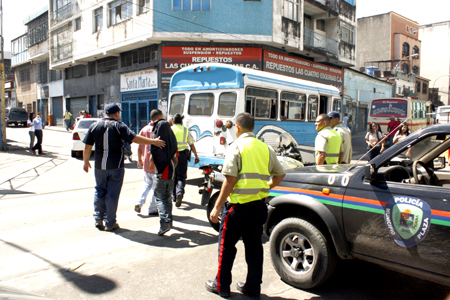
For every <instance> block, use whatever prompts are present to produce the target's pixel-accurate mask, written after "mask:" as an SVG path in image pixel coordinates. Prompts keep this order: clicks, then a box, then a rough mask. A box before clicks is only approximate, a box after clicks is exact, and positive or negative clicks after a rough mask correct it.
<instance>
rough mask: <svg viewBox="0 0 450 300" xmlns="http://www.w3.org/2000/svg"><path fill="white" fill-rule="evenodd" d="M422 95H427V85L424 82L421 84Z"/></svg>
mask: <svg viewBox="0 0 450 300" xmlns="http://www.w3.org/2000/svg"><path fill="white" fill-rule="evenodd" d="M422 93H423V94H427V93H428V84H426V83H425V82H424V83H423V84H422Z"/></svg>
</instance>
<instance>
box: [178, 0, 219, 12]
mask: <svg viewBox="0 0 450 300" xmlns="http://www.w3.org/2000/svg"><path fill="white" fill-rule="evenodd" d="M172 10H184V11H186V10H188V11H189V10H190V11H210V10H211V0H172Z"/></svg>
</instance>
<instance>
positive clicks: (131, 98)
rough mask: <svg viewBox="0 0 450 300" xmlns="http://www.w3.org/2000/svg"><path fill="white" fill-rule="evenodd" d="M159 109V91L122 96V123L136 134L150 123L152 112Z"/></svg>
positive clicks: (124, 94)
mask: <svg viewBox="0 0 450 300" xmlns="http://www.w3.org/2000/svg"><path fill="white" fill-rule="evenodd" d="M155 108H158V91H157V90H154V91H148V92H134V93H123V94H122V121H123V122H124V123H125V124H126V125H128V127H130V129H131V130H133V131H134V132H136V133H139V131H140V130H141V129H142V128H143V127H144V126H145V125H147V124H148V123H150V112H151V111H152V109H155Z"/></svg>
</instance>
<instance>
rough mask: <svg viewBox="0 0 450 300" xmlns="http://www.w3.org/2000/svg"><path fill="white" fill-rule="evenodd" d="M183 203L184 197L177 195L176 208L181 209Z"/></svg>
mask: <svg viewBox="0 0 450 300" xmlns="http://www.w3.org/2000/svg"><path fill="white" fill-rule="evenodd" d="M181 201H183V195H181V194H178V195H177V202H175V206H176V207H180V206H181Z"/></svg>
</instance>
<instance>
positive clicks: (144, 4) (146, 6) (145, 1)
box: [139, 0, 150, 14]
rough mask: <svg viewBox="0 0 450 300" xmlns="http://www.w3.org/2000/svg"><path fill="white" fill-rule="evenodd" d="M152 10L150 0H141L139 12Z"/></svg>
mask: <svg viewBox="0 0 450 300" xmlns="http://www.w3.org/2000/svg"><path fill="white" fill-rule="evenodd" d="M149 10H150V0H139V14H143V13H145V12H148V11H149Z"/></svg>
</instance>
